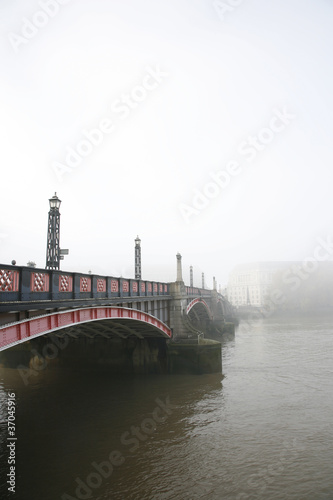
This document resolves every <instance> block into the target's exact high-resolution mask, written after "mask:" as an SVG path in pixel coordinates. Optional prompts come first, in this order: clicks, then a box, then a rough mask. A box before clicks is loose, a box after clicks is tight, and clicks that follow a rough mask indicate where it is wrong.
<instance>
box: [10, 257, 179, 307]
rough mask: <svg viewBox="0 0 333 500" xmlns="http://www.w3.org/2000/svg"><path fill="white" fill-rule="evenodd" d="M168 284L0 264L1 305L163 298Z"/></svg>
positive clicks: (167, 290)
mask: <svg viewBox="0 0 333 500" xmlns="http://www.w3.org/2000/svg"><path fill="white" fill-rule="evenodd" d="M168 295H169V284H168V283H163V282H157V281H144V280H138V279H130V278H122V277H120V278H119V277H118V278H117V277H112V276H100V275H95V274H81V273H70V272H65V271H57V270H45V269H36V268H32V267H18V266H8V265H2V264H0V307H1V303H4V302H18V301H29V302H30V301H44V300H45V301H46V300H75V299H91V298H93V299H95V298H96V299H103V298H128V297H155V296H156V297H161V296H163V297H165V296H168Z"/></svg>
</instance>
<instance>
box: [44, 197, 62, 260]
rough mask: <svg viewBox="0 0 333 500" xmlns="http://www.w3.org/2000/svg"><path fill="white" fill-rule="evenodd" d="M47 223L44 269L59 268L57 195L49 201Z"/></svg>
mask: <svg viewBox="0 0 333 500" xmlns="http://www.w3.org/2000/svg"><path fill="white" fill-rule="evenodd" d="M49 203H50V210H49V221H48V228H47V249H46V269H59V268H60V212H59V208H60V204H61V200H59V198H58V196H57V193H54V196H52V198H50V199H49Z"/></svg>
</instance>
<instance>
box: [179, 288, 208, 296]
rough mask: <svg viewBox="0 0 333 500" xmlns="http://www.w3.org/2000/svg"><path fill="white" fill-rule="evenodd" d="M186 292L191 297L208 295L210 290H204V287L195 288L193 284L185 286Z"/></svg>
mask: <svg viewBox="0 0 333 500" xmlns="http://www.w3.org/2000/svg"><path fill="white" fill-rule="evenodd" d="M185 289H186V294H187V295H189V296H193V297H198V296H199V297H210V296H211V290H206V289H205V288H197V287H193V286H186V287H185Z"/></svg>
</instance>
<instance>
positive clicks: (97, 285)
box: [0, 254, 233, 357]
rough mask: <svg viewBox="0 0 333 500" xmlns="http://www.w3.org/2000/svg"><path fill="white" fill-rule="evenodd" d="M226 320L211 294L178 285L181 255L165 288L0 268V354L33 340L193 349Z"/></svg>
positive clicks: (220, 301)
mask: <svg viewBox="0 0 333 500" xmlns="http://www.w3.org/2000/svg"><path fill="white" fill-rule="evenodd" d="M232 316H233V308H232V306H231V305H230V303H229V302H228V301H227V300H226V299H225V297H223V296H222V295H221V294H220V293H218V292H217V290H216V289H213V290H209V289H205V288H198V287H193V286H186V285H185V284H184V281H183V279H182V269H181V256H180V254H177V280H176V281H175V282H171V283H165V282H159V281H145V280H142V279H131V278H123V277H114V276H99V275H95V274H82V273H72V272H64V271H60V270H50V269H47V270H45V269H37V268H34V267H19V266H16V265H0V351H5V350H9V349H10V348H12V347H14V346H18V345H19V344H24V343H26V342H27V341H34V339H38V338H39V339H41V340H42V339H44V340H45V339H52V338H53V339H57V341H58V342H59V341H60V339H70V340H73V341H75V340H80V339H81V340H82V339H89V340H91V339H93V340H96V339H98V338H101V339H104V341H106V342H109V343H111V342H112V340H114V339H118V341H120V342H122V343H123V344H122V345H123V349H127V348H128V341H130V340H132V344H131V345H134V344H133V341H134V340H136V341H137V343H136V344H135V345H136V346H137V345H138V342H139V343H140V341H146V344H147V342H148V344H149V339H150V340H151V342H152V341H153V340H154V339H155V344H154V345H155V347H156V339H163V341H164V342H165V341H170V342H172V343H173V344H177V343H178V344H181V343H182V344H184V343H185V344H193V343H196V344H198V345H199V343H200V342H201V343H203V338H204V337H206V338H219V337H220V336H221V334H222V332H223V329H224V326H225V323H226V321H228V320H229V321H230V320H232ZM126 342H127V343H126ZM151 342H150V345H151ZM208 342H209V341H208ZM118 344H119V342H118ZM149 348H150V347H149ZM140 349H141V347H140ZM158 349H159V350H161V343H160V344H159V347H158ZM150 354H151V353H150ZM150 354H149V356H150ZM146 357H147V356H146Z"/></svg>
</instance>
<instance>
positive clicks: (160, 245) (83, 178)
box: [0, 0, 333, 285]
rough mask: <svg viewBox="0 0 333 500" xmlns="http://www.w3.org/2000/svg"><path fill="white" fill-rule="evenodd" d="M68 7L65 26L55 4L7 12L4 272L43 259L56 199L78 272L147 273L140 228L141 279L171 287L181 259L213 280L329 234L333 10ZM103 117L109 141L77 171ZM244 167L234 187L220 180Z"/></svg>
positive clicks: (8, 7) (197, 0)
mask: <svg viewBox="0 0 333 500" xmlns="http://www.w3.org/2000/svg"><path fill="white" fill-rule="evenodd" d="M54 1H55V0H54ZM50 2H51V0H50ZM62 3H63V5H59V4H57V6H58V7H59V8H57V7H54V3H53V2H51V3H50V4H48V5H49V9H51V10H50V12H52V5H53V13H52V16H53V17H52V16H51V15H50V14H44V15H43V14H42V15H40V14H39V15H38V14H37V13H38V12H40V11H43V12H45V9H44V10H43V9H42V7H41V5H42V4H44V6H45V5H46V4H47V1H46V0H45V1H44V2H43V0H40V1H39V2H38V1H32V0H24V1H23V0H21V1H16V2H12V1H11V0H2V2H1V7H0V15H1V21H0V22H1V40H2V43H1V45H0V56H1V61H2V63H1V75H2V76H1V81H0V100H1V102H0V105H1V117H0V134H1V139H2V141H1V142H2V147H1V153H2V170H1V209H2V210H1V220H0V245H1V247H0V261H1V262H2V263H9V262H10V261H11V260H12V259H14V258H15V259H16V260H17V263H18V264H20V265H25V264H26V263H27V261H28V260H34V261H35V262H36V263H37V265H38V266H39V267H44V266H45V252H46V229H47V212H48V198H49V197H51V196H52V195H53V194H54V192H55V191H57V193H58V195H59V197H60V198H61V200H62V205H61V246H62V247H63V248H69V249H70V255H69V256H68V257H66V258H65V259H66V260H65V261H64V263H63V266H62V267H63V268H64V269H66V270H69V271H75V270H77V271H85V272H86V271H88V269H91V270H92V271H93V272H95V273H100V274H123V275H126V276H131V275H133V272H134V270H133V268H134V266H133V260H134V238H135V237H136V235H137V234H139V236H140V237H141V240H142V253H143V276H144V278H147V279H161V280H174V279H175V275H176V258H175V254H176V253H177V252H178V251H179V252H180V253H181V254H182V255H183V266H184V276H185V279H186V280H188V275H189V272H188V267H189V266H190V265H191V264H192V265H193V266H194V269H195V281H196V283H197V284H200V277H201V272H202V271H204V272H205V274H206V278H207V283H208V284H209V285H211V284H212V283H211V282H212V276H213V275H215V276H216V278H217V281H218V283H225V282H226V280H227V275H228V273H229V272H230V271H231V269H232V267H233V266H234V265H236V264H238V263H242V262H248V261H258V260H269V261H272V260H288V261H290V260H303V259H304V258H306V257H308V256H311V255H312V251H313V248H314V247H315V246H316V238H317V237H326V236H327V235H329V234H332V229H331V228H332V215H331V214H332V208H333V207H332V204H333V201H332V196H331V180H332V177H333V176H332V167H331V163H332V147H331V144H330V135H331V130H332V125H331V119H332V118H331V116H332V109H333V106H332V104H333V103H332V101H333V94H332V88H333V82H332V72H333V69H332V63H331V54H330V53H331V48H332V45H333V40H332V38H333V32H332V29H331V27H332V21H333V5H332V2H330V1H328V0H293V1H290V0H279V1H277V0H275V1H273V0H272V1H269V2H268V1H267V0H266V1H264V0H244V1H243V2H241V1H240V2H238V3H239V5H238V6H237V7H236V6H233V7H230V5H232V4H233V5H234V4H235V3H237V2H231V1H229V0H226V1H225V2H222V1H221V2H220V8H219V9H218V8H217V7H216V6H214V2H213V1H210V0H209V1H208V0H191V1H190V0H168V1H161V0H159V1H156V0H141V1H140V2H138V1H134V0H126V1H120V0H118V1H117V0H114V1H106V0H94V2H92V1H88V0H67V3H66V1H65V0H63V2H62ZM51 4H52V5H51ZM223 4H225V5H229V7H230V9H229V10H228V11H227V12H226V14H225V15H224V16H223V15H222V10H221V5H223ZM45 16H46V17H45ZM24 18H26V19H28V20H29V21H30V22H33V21H34V22H35V23H37V24H38V23H41V24H44V25H43V26H42V27H40V28H35V29H34V28H31V27H30V31H29V28H27V27H26V26H28V25H27V23H26V21H24V20H23V19H24ZM28 24H29V23H28ZM24 27H25V28H24ZM22 30H25V31H24V33H25V35H26V34H29V33H30V38H29V39H28V38H26V39H25V41H22V39H19V38H18V36H22ZM153 74H155V79H154V76H153ZM148 75H150V76H148ZM156 75H157V76H156ZM155 84H156V85H155ZM144 85H145V86H144ZM138 86H139V87H140V88H138ZM142 89H143V90H142ZM133 93H134V94H133ZM127 95H130V96H131V95H132V97H131V100H130V102H129V104H122V108H121V107H120V106H121V101H122V100H123V99H125V100H126V96H127ZM133 95H134V98H133ZM277 114H280V115H281V114H282V116H287V117H288V116H289V119H288V118H287V119H285V123H284V122H283V120H282V121H281V119H280V120H279V121H278V119H276V120H275V121H273V122H272V120H273V118H274V117H275V116H277ZM291 117H292V118H291ZM105 119H108V120H110V122H112V126H113V130H112V132H110V133H103V135H102V137H103V140H102V141H101V143H100V144H98V145H93V146H91V151H90V152H89V154H87V155H86V156H85V157H82V158H80V159H79V160H77V166H76V167H74V168H73V167H72V166H70V167H69V166H68V165H67V164H66V155H68V151H69V150H68V148H72V149H70V151H72V150H73V149H74V150H75V149H76V148H77V147H78V144H79V143H80V141H82V140H87V138H86V136H85V133H84V132H83V131H86V134H87V133H89V132H91V131H92V129H95V128H96V127H98V126H99V125H100V124H101V122H103V123H105V122H104V121H105ZM270 124H271V125H273V127H271V126H270ZM267 128H268V129H269V130H271V132H269V130H268V131H267ZM263 129H265V130H264V131H263ZM272 129H273V130H272ZM277 129H279V131H277ZM258 134H259V136H260V137H261V138H263V140H265V141H266V143H265V144H263V143H262V142H261V141H260V140H259V143H256V144H257V147H256V146H251V148H250V149H251V151H252V154H251V153H250V152H249V144H248V141H249V137H250V136H251V137H258ZM96 141H97V142H98V140H97V139H96ZM246 143H247V144H246ZM246 151H248V152H247V153H245V152H246ZM55 162H58V164H62V165H65V166H66V167H67V170H66V171H65V172H63V171H62V172H61V173H60V174H59V168H58V167H55ZM230 162H234V163H236V164H237V165H238V166H237V167H234V168H236V170H235V171H234V172H233V174H232V175H231V176H230V181H229V183H227V184H226V185H225V186H224V187H221V186H218V185H217V184H216V185H215V188H214V187H213V186H212V185H211V186H210V187H207V186H208V184H209V183H212V181H213V177H212V173H213V174H215V176H216V175H217V173H218V172H220V171H221V170H225V169H226V168H227V166H228V165H229V164H230ZM57 168H58V170H57ZM56 170H57V171H58V174H56ZM205 189H206V192H211V193H213V194H214V196H215V197H214V198H211V199H209V200H208V202H206V206H205V207H204V208H202V209H198V208H197V207H198V205H196V207H194V205H193V202H194V198H195V197H196V196H197V197H198V192H200V193H201V194H202V193H203V192H204V191H205ZM214 189H215V191H214ZM199 197H200V196H199ZM197 203H199V202H198V201H197ZM201 204H202V205H205V203H204V202H201ZM184 207H192V212H189V211H188V208H187V209H184ZM184 213H187V214H188V217H186V216H184ZM189 214H190V215H189Z"/></svg>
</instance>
